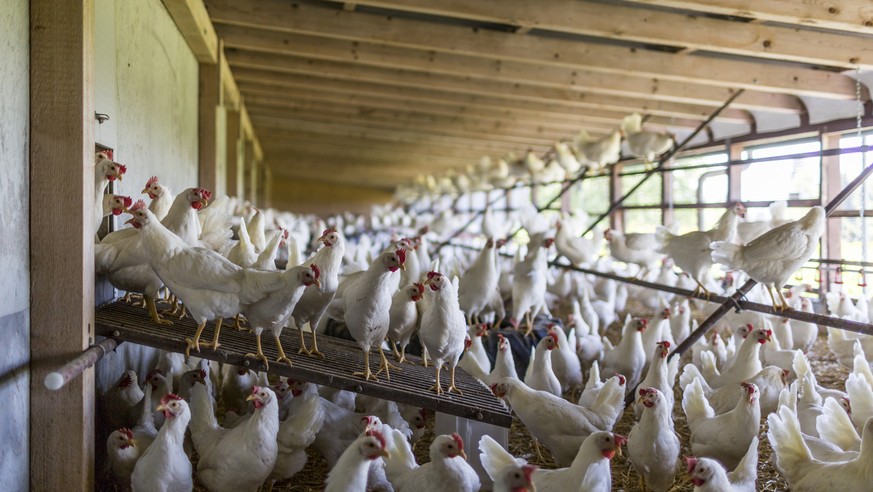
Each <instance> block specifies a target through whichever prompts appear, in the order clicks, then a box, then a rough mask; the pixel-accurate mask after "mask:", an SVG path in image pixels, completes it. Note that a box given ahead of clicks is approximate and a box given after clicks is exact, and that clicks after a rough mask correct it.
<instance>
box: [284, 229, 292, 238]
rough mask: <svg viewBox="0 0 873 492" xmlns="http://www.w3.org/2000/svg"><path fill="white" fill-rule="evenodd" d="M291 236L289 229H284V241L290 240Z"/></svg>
mask: <svg viewBox="0 0 873 492" xmlns="http://www.w3.org/2000/svg"><path fill="white" fill-rule="evenodd" d="M290 234H291V233H290V232H289V231H288V229H285V228H284V227H283V228H282V239H288V236H289V235H290Z"/></svg>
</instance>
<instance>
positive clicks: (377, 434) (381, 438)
mask: <svg viewBox="0 0 873 492" xmlns="http://www.w3.org/2000/svg"><path fill="white" fill-rule="evenodd" d="M367 435H368V436H370V437H375V438H376V440H377V441H379V445H380V446H382V449H385V446H387V444H386V443H385V436H383V435H382V433H381V432H379V431H377V430H375V429H374V430H368V431H367Z"/></svg>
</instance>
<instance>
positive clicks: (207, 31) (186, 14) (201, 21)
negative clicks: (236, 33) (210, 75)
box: [161, 0, 218, 63]
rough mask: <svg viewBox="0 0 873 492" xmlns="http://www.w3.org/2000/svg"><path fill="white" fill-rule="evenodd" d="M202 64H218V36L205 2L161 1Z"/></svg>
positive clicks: (195, 0) (187, 0) (200, 0)
mask: <svg viewBox="0 0 873 492" xmlns="http://www.w3.org/2000/svg"><path fill="white" fill-rule="evenodd" d="M161 1H162V2H163V4H164V7H166V9H167V12H169V13H170V17H172V18H173V22H175V23H176V27H177V28H179V32H181V33H182V37H184V38H185V41H186V42H187V43H188V46H189V47H190V48H191V52H192V53H194V57H195V58H197V61H198V62H200V63H218V35H217V34H216V33H215V26H213V25H212V20H211V19H210V18H209V12H207V11H206V6H205V5H204V4H203V0H161Z"/></svg>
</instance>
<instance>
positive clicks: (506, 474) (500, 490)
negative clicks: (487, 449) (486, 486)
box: [483, 436, 537, 492]
mask: <svg viewBox="0 0 873 492" xmlns="http://www.w3.org/2000/svg"><path fill="white" fill-rule="evenodd" d="M483 437H484V436H483ZM536 470H537V467H535V466H533V465H519V464H516V463H510V464H508V465H506V466H504V467H503V468H501V469H500V470H498V471H497V475H496V476H493V477H491V478H492V479H493V480H494V490H493V492H536V490H537V489H536V487H535V486H534V484H533V472H535V471H536Z"/></svg>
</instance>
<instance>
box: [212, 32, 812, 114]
mask: <svg viewBox="0 0 873 492" xmlns="http://www.w3.org/2000/svg"><path fill="white" fill-rule="evenodd" d="M218 32H219V34H220V35H221V37H222V39H223V40H224V42H225V45H226V46H227V47H229V48H239V49H245V50H249V51H260V52H264V53H274V54H284V55H297V56H306V57H309V58H317V59H322V60H334V61H346V62H352V63H361V64H366V65H371V66H381V67H389V68H402V69H407V70H418V71H422V72H427V73H436V74H446V75H460V76H468V77H474V78H481V79H487V80H503V81H507V82H513V83H521V84H528V85H535V86H545V87H557V88H567V89H577V90H583V91H587V92H592V93H597V94H606V95H616V96H625V97H636V98H645V99H652V100H663V101H668V102H676V103H688V104H700V105H710V106H713V107H718V106H721V104H722V103H723V102H724V101H725V100H726V99H727V98H728V97H730V95H731V94H732V93H733V90H732V89H725V88H721V87H711V86H705V85H700V84H691V83H687V82H675V81H671V80H658V79H646V78H641V77H627V76H619V75H615V74H608V73H599V72H593V71H590V70H584V69H571V68H565V67H557V66H544V65H535V64H532V63H525V62H517V61H512V60H501V61H499V62H495V61H492V60H487V59H483V58H480V57H473V56H467V55H457V54H454V53H435V52H433V51H427V50H421V49H413V48H401V47H396V46H386V45H380V44H373V43H366V42H359V41H348V40H343V39H335V38H325V37H320V36H310V35H306V34H297V33H284V32H278V31H269V30H263V29H252V28H249V27H240V26H232V25H220V26H219V28H218ZM732 107H733V108H736V109H744V110H756V111H774V112H785V113H791V114H799V113H802V112H803V111H804V107H803V104H802V103H801V102H800V101H799V100H798V99H797V98H796V97H794V96H790V95H785V94H776V93H767V92H758V91H746V92H745V93H743V94H742V95H741V96H740V97H739V98H738V99H737V100H736V101H735V102H734V103H733V104H732Z"/></svg>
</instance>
